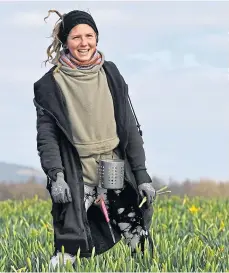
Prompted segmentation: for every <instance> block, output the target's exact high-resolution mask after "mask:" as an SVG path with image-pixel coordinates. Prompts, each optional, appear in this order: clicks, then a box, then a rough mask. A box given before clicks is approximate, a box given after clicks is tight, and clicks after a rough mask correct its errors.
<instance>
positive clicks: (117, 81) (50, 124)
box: [34, 61, 153, 257]
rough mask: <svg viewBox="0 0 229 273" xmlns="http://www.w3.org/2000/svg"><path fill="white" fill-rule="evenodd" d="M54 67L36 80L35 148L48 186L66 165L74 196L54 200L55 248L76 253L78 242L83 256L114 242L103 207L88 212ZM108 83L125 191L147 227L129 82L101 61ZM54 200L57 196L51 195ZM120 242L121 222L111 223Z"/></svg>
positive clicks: (148, 217) (140, 150)
mask: <svg viewBox="0 0 229 273" xmlns="http://www.w3.org/2000/svg"><path fill="white" fill-rule="evenodd" d="M54 68H55V66H54V67H53V68H52V69H50V70H49V71H48V72H47V73H46V74H45V75H44V76H43V77H42V78H40V79H39V80H38V81H37V82H35V83H34V104H35V107H36V111H37V149H38V154H39V156H40V160H41V166H42V168H43V170H44V172H45V174H46V175H47V189H48V191H49V192H50V189H51V179H55V174H56V173H57V172H58V171H60V170H62V171H63V172H64V175H65V180H66V182H67V183H68V185H69V187H70V190H71V193H72V199H73V201H72V202H71V203H67V204H57V203H54V202H52V210H51V214H52V216H53V226H54V245H55V252H56V251H58V250H59V251H61V247H62V246H64V249H65V252H68V253H71V254H73V255H74V254H76V252H77V250H78V248H80V256H81V257H89V256H91V253H92V249H93V247H95V255H97V254H101V253H103V252H105V251H107V250H108V249H110V248H111V247H113V246H114V243H113V241H112V238H111V235H110V231H109V228H108V225H107V223H106V222H105V220H104V217H103V215H102V213H101V211H100V209H99V208H97V207H95V206H92V207H91V208H90V209H89V210H88V212H86V210H85V206H84V186H83V185H84V183H83V176H82V167H81V162H80V158H79V154H78V152H77V149H76V148H75V147H74V145H73V141H72V135H71V129H70V123H69V119H68V114H67V107H66V103H65V99H64V97H63V95H62V92H61V90H60V88H59V86H58V85H57V83H56V82H55V79H54V77H53V70H54ZM103 68H104V70H105V73H106V76H107V81H108V85H109V89H110V92H111V95H112V98H113V103H114V111H115V119H116V124H117V134H118V137H119V139H120V143H119V147H118V151H119V153H120V156H121V158H122V159H124V160H125V182H126V183H127V187H126V189H125V193H124V194H123V197H122V198H124V199H126V200H129V201H130V202H131V204H133V205H134V206H135V208H136V211H138V213H140V214H141V215H142V225H143V226H145V227H146V228H147V229H148V228H149V226H150V224H151V220H152V214H153V209H152V207H151V208H150V209H146V208H145V207H144V206H143V207H142V208H141V209H139V208H138V205H139V202H140V201H141V198H140V196H139V191H138V188H137V186H138V185H139V184H140V183H143V182H150V181H151V178H150V176H149V175H148V173H147V171H146V167H145V152H144V148H143V140H142V137H141V136H140V134H139V132H138V129H137V126H136V121H135V118H134V116H133V113H132V111H131V108H130V104H129V102H128V97H127V94H128V86H127V84H126V83H125V81H124V79H123V77H122V76H121V74H120V73H119V71H118V69H117V67H116V66H115V65H114V63H112V62H108V61H105V62H104V64H103ZM52 201H53V200H52ZM113 230H114V232H115V238H116V243H117V242H118V241H119V240H120V239H121V235H120V232H119V230H118V228H117V227H115V226H113Z"/></svg>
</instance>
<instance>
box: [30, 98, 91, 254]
mask: <svg viewBox="0 0 229 273" xmlns="http://www.w3.org/2000/svg"><path fill="white" fill-rule="evenodd" d="M33 102H34V105H35V106H36V107H39V108H40V109H41V110H42V111H46V112H47V113H48V114H49V115H51V116H52V117H53V118H54V119H55V121H56V124H57V125H58V127H59V128H60V129H61V130H62V131H63V132H64V134H65V136H66V137H67V139H68V140H69V142H70V143H71V144H72V145H73V147H74V148H75V145H74V144H73V142H72V140H71V138H70V137H69V136H68V133H67V132H66V130H65V129H64V128H63V127H62V126H61V124H60V123H59V121H58V119H57V118H56V117H55V116H54V115H53V114H52V113H51V112H50V111H49V110H47V109H45V108H44V107H42V106H40V105H39V104H38V103H37V102H36V100H35V98H34V99H33ZM77 153H78V152H77ZM79 164H80V169H81V172H82V166H81V163H80V162H79ZM81 205H82V207H84V208H85V206H84V199H82V202H81ZM83 216H84V222H85V223H86V225H85V228H86V230H87V237H89V241H90V243H91V246H92V248H93V247H94V244H93V240H92V237H91V234H90V232H89V228H88V226H89V223H88V221H87V219H86V215H85V214H84V213H83ZM85 223H84V224H85ZM87 245H88V250H89V243H88V242H87Z"/></svg>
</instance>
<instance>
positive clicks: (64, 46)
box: [63, 44, 69, 54]
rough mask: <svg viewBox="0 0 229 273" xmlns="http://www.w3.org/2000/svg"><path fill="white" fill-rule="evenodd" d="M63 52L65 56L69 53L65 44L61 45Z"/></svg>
mask: <svg viewBox="0 0 229 273" xmlns="http://www.w3.org/2000/svg"><path fill="white" fill-rule="evenodd" d="M63 50H64V53H65V54H68V53H69V49H68V47H67V45H66V44H64V45H63Z"/></svg>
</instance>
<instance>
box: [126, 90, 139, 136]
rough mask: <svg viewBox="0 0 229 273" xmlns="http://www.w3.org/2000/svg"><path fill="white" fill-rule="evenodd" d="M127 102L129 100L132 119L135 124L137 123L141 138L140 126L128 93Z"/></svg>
mask: <svg viewBox="0 0 229 273" xmlns="http://www.w3.org/2000/svg"><path fill="white" fill-rule="evenodd" d="M128 100H129V102H130V107H131V109H132V112H133V114H134V118H135V120H136V123H137V127H138V132H139V134H140V136H142V130H141V128H140V127H141V125H140V124H139V122H138V119H137V116H136V114H135V111H134V107H133V105H132V102H131V100H130V96H129V93H128Z"/></svg>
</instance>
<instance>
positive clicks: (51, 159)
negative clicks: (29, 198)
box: [36, 107, 64, 181]
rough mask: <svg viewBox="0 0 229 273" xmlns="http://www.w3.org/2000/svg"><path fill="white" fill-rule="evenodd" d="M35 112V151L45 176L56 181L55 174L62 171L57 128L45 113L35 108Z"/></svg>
mask: <svg viewBox="0 0 229 273" xmlns="http://www.w3.org/2000/svg"><path fill="white" fill-rule="evenodd" d="M36 112H37V123H36V128H37V150H38V155H39V157H40V162H41V166H42V169H43V170H44V172H45V174H46V175H47V176H48V177H49V178H50V179H51V180H53V181H56V174H57V173H58V172H60V171H63V170H64V168H63V165H62V160H61V156H60V149H59V144H58V132H59V128H57V125H56V123H55V120H54V119H53V118H52V117H51V116H50V115H48V114H47V113H45V111H43V110H42V109H40V108H38V107H36Z"/></svg>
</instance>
